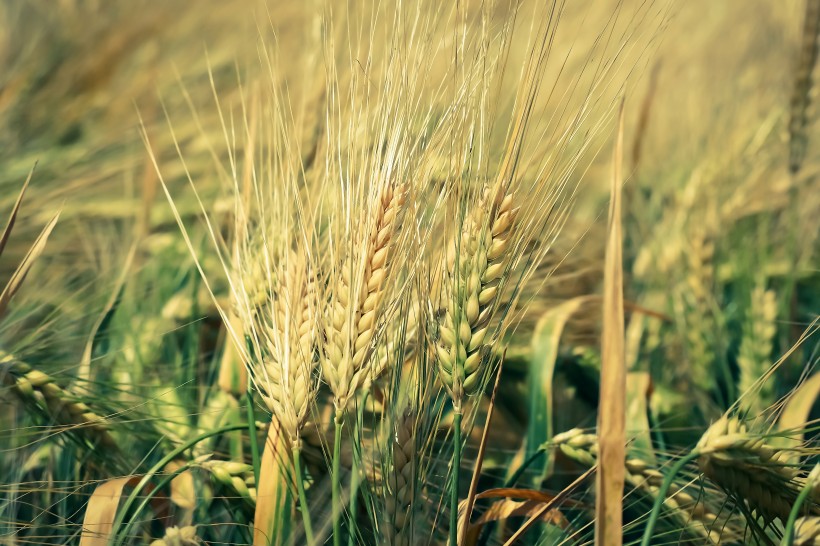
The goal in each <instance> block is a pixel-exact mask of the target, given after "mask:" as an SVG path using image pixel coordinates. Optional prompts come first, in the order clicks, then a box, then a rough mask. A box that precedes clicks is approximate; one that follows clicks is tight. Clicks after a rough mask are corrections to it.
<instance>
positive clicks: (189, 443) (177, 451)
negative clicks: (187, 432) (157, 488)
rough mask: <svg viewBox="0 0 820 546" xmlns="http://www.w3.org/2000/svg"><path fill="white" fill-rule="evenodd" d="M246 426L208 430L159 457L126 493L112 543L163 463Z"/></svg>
mask: <svg viewBox="0 0 820 546" xmlns="http://www.w3.org/2000/svg"><path fill="white" fill-rule="evenodd" d="M246 427H247V425H246V424H241V425H227V426H224V427H221V428H218V429H216V430H210V431H208V432H203V433H202V434H200V435H199V436H197V437H196V438H194V439H192V440H189V441H187V442H185V443H184V444H182V445H181V446H179V447H177V448H176V449H174V450H173V451H171V452H169V453H168V454H167V455H166V456H165V457H163V458H162V459H160V461H159V462H158V463H157V464H155V465H154V466H152V467H151V468H150V469H149V470H148V472H146V473H145V475H144V476H143V477H142V479H141V480H140V481H139V483H138V484H137V485H136V487H134V489H133V491H131V494H130V495H128V498H127V499H125V502H124V503H123V506H122V509H121V510H119V511H118V512H117V517H116V518H115V519H114V525H113V526H112V528H111V539H112V541H113V542H114V544H118V543H119V542H118V541H117V535H119V534H120V533H118V532H117V531H118V529H119V528H120V526H121V525H122V523H123V520H124V519H125V515H126V514H127V513H128V511H129V510H130V508H131V507H132V506H133V505H134V503H135V502H136V499H137V497H138V495H139V494H140V492H141V491H142V489H143V488H144V487H145V486H146V485H148V482H149V481H151V478H153V477H154V476H155V475H156V474H157V473H159V472H160V471H161V470H162V469H163V468H165V465H167V464H168V463H170V462H171V461H173V460H174V459H176V458H177V457H179V456H180V455H181V454H182V453H184V452H185V451H187V450H189V449H191V448H192V447H193V446H195V445H196V444H198V443H199V442H201V441H203V440H207V439H208V438H210V437H212V436H218V435H219V434H224V433H226V432H232V431H234V430H242V429H245V428H246ZM134 517H136V514H135V516H134ZM132 520H133V518H132ZM130 526H131V522H129V524H128V527H126V529H125V532H124V533H122V534H125V535H126V536H127V531H128V529H129V527H130Z"/></svg>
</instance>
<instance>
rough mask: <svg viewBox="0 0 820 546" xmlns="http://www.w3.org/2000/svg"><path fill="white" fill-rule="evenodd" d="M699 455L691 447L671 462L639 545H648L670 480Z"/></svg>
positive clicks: (673, 479) (667, 491) (698, 452)
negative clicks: (676, 460)
mask: <svg viewBox="0 0 820 546" xmlns="http://www.w3.org/2000/svg"><path fill="white" fill-rule="evenodd" d="M699 456H700V451H699V450H697V449H693V450H692V451H690V452H689V453H688V454H687V455H685V456H683V457H681V458H680V459H678V462H676V463H675V464H673V465H672V468H670V469H669V472H668V473H667V474H666V476H664V478H663V483H662V484H661V487H660V489H659V490H658V496H657V497H655V504H653V505H652V512H650V513H649V520H648V521H647V522H646V528H645V529H644V533H643V538H642V539H641V546H649V545H650V542H651V540H652V536H653V533H654V531H655V524H656V523H657V522H658V516H660V513H661V506H663V501H664V500H665V499H666V495H667V493H669V487H670V486H671V485H672V482H673V481H675V477H676V476H677V475H678V473H679V472H680V471H681V470H682V469H683V467H684V466H686V465H687V464H688V463H690V462H692V461H694V460H695V459H697V458H698V457H699Z"/></svg>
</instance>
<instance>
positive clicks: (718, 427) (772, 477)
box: [697, 417, 800, 522]
mask: <svg viewBox="0 0 820 546" xmlns="http://www.w3.org/2000/svg"><path fill="white" fill-rule="evenodd" d="M697 450H698V451H699V453H700V456H699V458H698V466H699V467H700V470H701V472H703V474H704V475H705V476H706V477H708V478H709V479H710V480H712V481H713V482H714V483H715V484H717V485H718V486H719V487H720V488H721V489H723V490H724V491H725V492H726V493H727V494H729V495H730V496H732V497H734V498H735V499H737V500H738V501H739V502H743V501H745V502H746V503H747V504H748V505H749V508H750V509H751V510H754V511H757V513H758V515H760V516H762V517H763V518H764V519H765V520H767V521H772V520H773V519H774V518H780V520H781V521H783V522H785V521H786V519H787V518H788V516H789V512H790V510H791V507H792V505H793V504H794V501H795V499H796V498H797V495H798V494H799V490H800V483H799V479H798V475H799V471H798V470H797V469H796V468H793V467H791V466H789V463H788V461H789V453H788V452H786V451H782V450H779V449H776V448H774V447H771V446H768V445H766V444H765V443H764V439H763V438H761V437H759V436H754V435H752V434H750V433H749V432H748V431H747V429H746V426H745V425H744V424H743V423H741V422H740V421H739V420H738V419H736V418H729V417H722V418H721V419H719V420H718V421H717V422H715V423H714V424H713V425H712V426H711V427H709V430H707V431H706V433H705V434H704V435H703V437H702V438H701V439H700V441H699V442H698V445H697Z"/></svg>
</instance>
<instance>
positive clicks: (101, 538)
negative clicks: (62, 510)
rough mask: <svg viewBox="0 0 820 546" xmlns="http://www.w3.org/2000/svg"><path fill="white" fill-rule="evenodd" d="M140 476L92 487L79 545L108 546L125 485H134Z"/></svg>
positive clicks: (118, 479)
mask: <svg viewBox="0 0 820 546" xmlns="http://www.w3.org/2000/svg"><path fill="white" fill-rule="evenodd" d="M140 478H141V476H129V477H127V478H117V479H115V480H109V481H107V482H104V483H101V484H100V485H98V486H97V487H96V489H94V492H93V493H92V494H91V498H89V499H88V504H87V505H86V508H85V517H84V518H83V531H82V535H81V536H80V546H108V541H109V539H110V538H111V531H112V529H113V526H114V519H115V518H116V516H117V508H118V507H119V504H120V499H122V492H123V489H125V487H126V486H131V487H133V486H135V485H137V484H138V483H139V481H140Z"/></svg>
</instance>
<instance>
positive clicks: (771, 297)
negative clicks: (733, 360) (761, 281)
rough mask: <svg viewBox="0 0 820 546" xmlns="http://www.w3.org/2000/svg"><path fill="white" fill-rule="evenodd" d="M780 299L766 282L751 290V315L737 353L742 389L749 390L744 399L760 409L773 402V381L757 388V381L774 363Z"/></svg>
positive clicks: (754, 409)
mask: <svg viewBox="0 0 820 546" xmlns="http://www.w3.org/2000/svg"><path fill="white" fill-rule="evenodd" d="M776 318H777V299H776V296H775V293H774V291H772V290H766V289H765V288H764V287H763V286H760V285H758V286H755V288H754V289H753V290H752V294H751V301H750V306H749V310H748V317H747V319H746V324H745V327H744V329H743V340H742V341H741V343H740V349H739V352H738V356H737V364H738V368H739V369H740V381H739V385H738V387H739V390H740V393H746V394H747V396H744V397H743V402H744V403H745V404H746V405H747V406H749V408H750V409H751V410H752V411H755V412H757V411H761V410H763V409H764V408H767V407H769V405H771V403H772V402H774V400H773V399H772V398H773V395H774V392H773V385H772V382H771V381H766V382H764V383H763V384H761V385H760V388H759V390H754V388H755V384H756V383H757V382H758V380H759V379H760V378H761V377H762V376H763V375H764V374H765V373H766V370H767V369H768V368H769V365H770V364H771V362H770V358H771V354H772V343H773V340H774V336H775V334H776V333H777V325H776V324H775V320H776Z"/></svg>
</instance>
